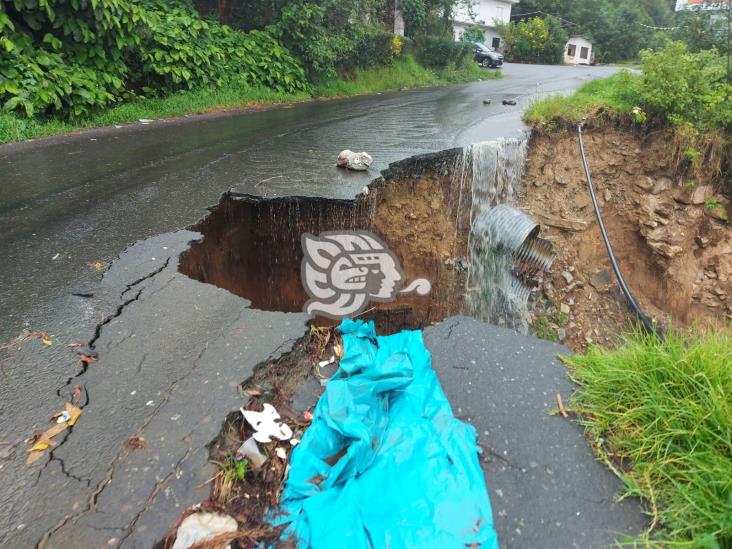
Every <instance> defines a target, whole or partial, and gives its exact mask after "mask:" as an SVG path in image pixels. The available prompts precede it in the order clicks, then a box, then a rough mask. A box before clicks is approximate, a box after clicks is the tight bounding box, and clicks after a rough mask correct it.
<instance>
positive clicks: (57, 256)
mask: <svg viewBox="0 0 732 549" xmlns="http://www.w3.org/2000/svg"><path fill="white" fill-rule="evenodd" d="M59 257H61V254H56V255H54V256H53V257H52V258H51V260H52V261H56V260H57V259H58V258H59Z"/></svg>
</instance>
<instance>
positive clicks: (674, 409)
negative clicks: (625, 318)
mask: <svg viewBox="0 0 732 549" xmlns="http://www.w3.org/2000/svg"><path fill="white" fill-rule="evenodd" d="M564 360H565V361H566V363H567V364H568V365H569V367H570V376H571V377H572V379H573V380H574V381H575V382H577V383H578V384H579V386H580V390H579V391H578V392H577V393H576V395H575V396H574V398H573V400H572V402H571V403H570V407H571V409H572V410H573V411H574V412H576V413H577V414H578V415H579V417H580V421H581V422H582V424H583V425H584V426H585V428H586V429H587V432H588V434H589V437H590V439H591V442H592V443H593V445H594V447H595V448H596V450H597V452H598V454H599V455H600V456H601V457H602V458H603V459H604V461H605V462H606V463H607V464H608V466H609V467H611V468H612V469H613V471H614V472H615V473H616V474H617V475H618V476H619V477H620V478H621V479H622V480H623V481H624V482H625V485H626V495H627V496H640V497H641V498H643V501H644V504H645V506H646V509H647V511H648V512H649V514H650V516H651V518H652V522H651V526H650V529H649V532H648V533H646V534H645V535H644V536H643V538H642V539H641V540H639V544H640V545H651V546H658V547H705V548H710V549H711V548H720V549H722V548H728V547H732V337H731V336H730V332H729V329H724V330H723V329H718V330H713V331H710V332H707V333H705V334H703V335H699V334H696V335H693V334H691V333H686V334H681V333H676V334H669V335H668V336H667V337H666V339H665V341H663V342H661V341H659V340H658V339H657V338H656V337H655V336H653V335H647V334H644V333H641V332H637V333H635V334H634V335H631V336H629V337H628V338H627V339H626V340H625V342H624V343H623V344H622V345H621V346H619V347H618V348H617V349H615V350H607V349H603V348H601V347H593V348H591V349H590V350H589V351H588V352H587V354H585V355H578V356H572V357H569V358H565V359H564Z"/></svg>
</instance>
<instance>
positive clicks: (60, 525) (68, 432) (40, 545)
mask: <svg viewBox="0 0 732 549" xmlns="http://www.w3.org/2000/svg"><path fill="white" fill-rule="evenodd" d="M170 259H171V258H170V257H168V258H167V259H166V260H165V263H163V265H162V266H161V267H160V268H158V269H155V270H154V271H152V272H150V273H148V274H147V275H145V276H142V277H140V278H138V279H137V280H135V281H133V282H131V283H130V284H127V285H126V287H125V289H124V290H123V291H122V292H121V293H120V299H122V298H123V297H124V295H125V294H126V293H127V292H129V291H130V290H131V289H132V288H134V287H135V286H137V285H139V284H141V283H142V282H144V281H145V280H149V279H151V278H153V277H155V276H156V275H158V274H160V273H161V272H162V271H163V270H164V269H165V268H166V267H167V266H168V265H169V264H170ZM144 290H145V288H140V290H139V291H138V292H137V293H136V294H135V296H134V297H133V298H131V299H128V300H125V301H123V302H122V303H121V304H120V305H118V306H117V309H116V310H115V312H114V313H113V314H112V315H110V316H107V317H106V318H104V319H103V320H102V321H101V322H99V323H98V324H97V325H96V327H95V329H94V335H93V337H92V339H91V340H90V341H89V343H88V344H87V345H88V347H89V348H90V349H94V348H95V344H96V342H97V340H99V338H100V337H101V335H102V330H103V329H104V326H106V325H107V324H109V323H110V322H112V320H114V319H115V318H118V317H119V316H120V315H121V314H122V313H123V312H124V310H125V309H126V308H127V306H128V305H130V304H131V303H134V302H135V301H138V300H139V299H140V296H142V293H143V291H144ZM88 367H89V365H88V364H86V363H83V366H82V369H81V371H80V372H79V373H77V374H76V375H74V376H71V377H70V378H68V380H67V381H66V384H65V385H63V386H62V387H60V388H59V389H57V391H56V394H57V395H58V396H61V392H62V391H63V389H64V388H66V387H68V386H69V385H71V383H72V382H73V381H74V380H75V379H77V378H79V377H81V376H83V375H84V374H85V373H86V371H87V369H88ZM175 383H176V382H173V384H172V386H174V385H175ZM172 386H171V389H172ZM84 392H85V393H86V395H87V402H86V404H85V405H84V406H80V408H81V409H83V408H85V407H86V406H88V404H89V396H88V391H87V390H85V391H84ZM165 400H167V399H165ZM165 400H164V401H165ZM161 405H162V403H161ZM158 409H159V407H158V408H156V410H155V412H153V414H152V415H151V416H150V417H149V418H148V419H147V420H146V421H145V422H144V423H143V426H142V427H141V429H142V428H144V427H145V426H146V425H147V424H148V423H149V421H150V420H151V419H152V417H154V416H155V414H156V413H157V411H158ZM72 432H73V427H69V428H68V429H67V430H66V432H65V433H64V437H63V439H62V440H60V441H59V443H58V444H57V445H56V446H55V447H54V448H53V449H52V450H50V451H49V460H48V461H47V462H46V464H45V465H44V466H43V467H42V468H41V469H40V470H39V472H38V476H37V477H36V480H35V482H34V484H37V483H38V482H39V480H40V478H41V475H42V474H43V472H44V471H45V470H46V469H47V468H48V465H49V464H50V463H51V462H54V461H57V462H58V463H59V465H60V468H61V472H62V473H63V474H64V475H65V476H66V477H68V478H71V479H74V480H76V481H77V482H86V485H87V487H88V486H90V485H91V480H90V479H83V478H81V477H77V476H76V475H74V474H72V473H71V472H69V471H67V470H66V464H65V463H64V460H63V459H61V458H59V457H58V456H56V455H55V452H56V451H57V450H58V449H59V448H61V447H62V446H63V444H64V443H65V442H66V441H67V440H68V438H69V436H70V435H71V433H72ZM124 450H125V447H124V445H123V446H122V449H121V450H120V452H119V453H118V454H117V456H115V458H114V460H112V465H111V466H110V467H109V469H108V470H107V474H106V475H105V478H104V479H103V480H102V481H101V482H100V483H99V484H98V485H97V487H96V489H95V490H94V492H92V494H91V496H90V498H89V503H88V505H87V508H86V509H84V510H83V511H81V512H80V513H76V514H72V515H67V516H66V517H64V518H63V519H62V520H60V521H59V522H58V523H57V524H56V525H55V526H53V527H52V528H50V529H48V530H46V532H44V534H43V536H41V539H40V540H39V542H38V543H37V544H36V547H37V549H43V548H44V547H45V546H46V543H48V540H49V539H50V538H51V536H53V534H55V533H56V532H57V531H58V530H60V529H61V528H63V527H64V526H65V525H66V524H67V523H68V522H69V521H70V520H73V521H74V522H76V521H77V520H78V518H79V517H80V516H81V515H83V514H84V513H87V512H88V511H91V510H94V509H95V508H96V502H97V497H98V496H99V494H101V493H102V491H103V490H104V488H105V487H106V486H107V484H109V482H110V481H111V480H112V475H113V474H114V467H115V464H116V462H117V460H118V459H119V457H120V455H121V454H122V452H123V451H124Z"/></svg>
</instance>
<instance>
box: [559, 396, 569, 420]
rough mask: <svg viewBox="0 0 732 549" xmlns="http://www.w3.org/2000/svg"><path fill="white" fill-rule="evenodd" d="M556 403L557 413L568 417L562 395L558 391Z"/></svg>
mask: <svg viewBox="0 0 732 549" xmlns="http://www.w3.org/2000/svg"><path fill="white" fill-rule="evenodd" d="M557 405H558V406H559V413H560V414H562V416H563V417H568V415H567V409H566V408H565V407H564V402H563V401H562V395H560V394H559V393H557Z"/></svg>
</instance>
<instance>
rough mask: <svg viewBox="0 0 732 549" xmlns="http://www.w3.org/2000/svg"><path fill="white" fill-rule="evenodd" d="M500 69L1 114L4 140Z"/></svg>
mask: <svg viewBox="0 0 732 549" xmlns="http://www.w3.org/2000/svg"><path fill="white" fill-rule="evenodd" d="M499 77H500V71H491V72H489V71H485V70H483V69H481V68H480V67H478V66H477V65H476V64H475V63H472V62H469V63H466V64H465V65H463V66H461V67H458V68H447V69H444V70H439V71H435V70H431V69H428V68H425V67H423V66H422V65H420V64H419V63H417V61H415V60H414V58H413V57H411V56H404V57H403V58H401V59H398V60H396V61H394V63H392V64H391V65H387V66H382V67H374V68H369V69H356V70H355V71H354V73H353V74H352V75H350V77H349V78H343V79H338V80H332V81H327V82H322V83H320V84H316V85H315V86H314V89H313V93H312V95H311V94H305V93H300V94H286V93H279V92H275V91H273V90H270V89H268V88H264V87H233V86H232V87H224V88H218V89H201V90H195V91H189V92H178V93H174V94H172V95H169V96H167V97H161V98H148V99H141V100H139V101H135V102H131V103H123V104H120V105H118V106H116V107H113V108H110V109H106V110H103V111H100V112H99V113H96V114H94V115H92V116H90V117H87V118H83V119H78V120H73V121H64V120H59V119H54V118H47V119H42V118H30V119H29V118H21V117H19V116H16V115H14V114H9V113H2V112H0V143H7V142H11V141H23V140H26V139H33V138H37V137H43V136H49V135H58V134H64V133H69V132H74V131H79V130H84V129H89V128H98V127H102V126H112V125H115V124H127V123H130V122H137V121H138V120H140V119H160V118H172V117H176V116H185V115H189V114H198V113H205V112H211V111H219V110H229V109H246V108H257V107H264V106H268V105H278V104H287V103H294V102H302V101H308V100H310V99H313V98H319V97H336V96H349V95H359V94H367V93H376V92H381V91H387V90H399V89H410V88H418V87H425V86H440V85H447V84H457V83H463V82H471V81H477V80H487V79H492V78H499Z"/></svg>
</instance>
